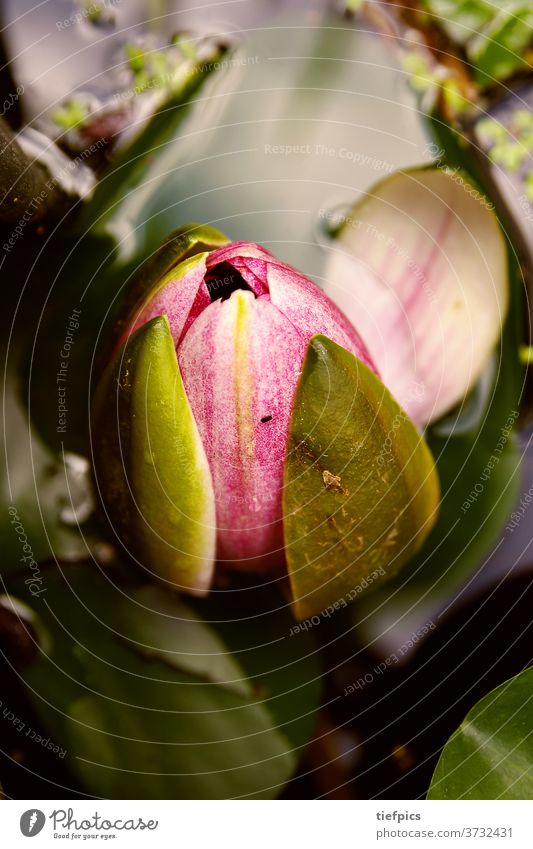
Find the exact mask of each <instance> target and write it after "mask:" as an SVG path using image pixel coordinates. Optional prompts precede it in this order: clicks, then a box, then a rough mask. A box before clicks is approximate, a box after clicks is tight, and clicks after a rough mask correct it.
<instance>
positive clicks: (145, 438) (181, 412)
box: [92, 316, 216, 594]
mask: <svg viewBox="0 0 533 849" xmlns="http://www.w3.org/2000/svg"><path fill="white" fill-rule="evenodd" d="M92 448H93V457H94V472H95V481H96V486H97V490H98V494H99V497H100V499H101V501H102V504H103V505H104V509H105V511H106V514H107V518H108V520H109V521H110V523H111V525H112V527H113V529H114V531H115V533H116V534H117V536H118V537H119V539H120V540H121V542H122V543H123V545H124V546H125V547H126V548H127V549H128V551H129V553H130V555H132V556H133V557H134V558H135V559H136V560H138V561H139V563H140V564H141V566H143V567H144V568H145V569H146V570H147V571H148V573H151V574H152V575H155V576H156V577H159V578H161V579H163V580H165V581H168V582H170V583H171V584H172V585H173V586H175V588H176V589H182V590H186V591H189V592H196V593H198V594H203V593H205V592H206V591H207V590H208V589H209V585H210V582H211V577H212V573H213V568H214V556H215V536H216V528H215V508H214V494H213V486H212V481H211V474H210V471H209V467H208V463H207V458H206V455H205V452H204V449H203V446H202V443H201V440H200V436H199V433H198V429H197V426H196V422H195V420H194V417H193V414H192V411H191V408H190V405H189V401H188V399H187V395H186V393H185V388H184V386H183V381H182V378H181V374H180V370H179V366H178V362H177V358H176V352H175V350H174V343H173V340H172V336H171V333H170V327H169V324H168V319H167V318H166V316H159V317H157V318H154V319H152V320H151V321H149V322H147V324H145V325H144V326H143V327H141V328H140V330H138V331H137V332H136V333H134V334H132V336H131V337H130V339H128V341H127V342H126V343H125V345H124V346H123V347H122V348H121V349H120V351H119V352H118V354H117V355H116V356H115V358H114V360H113V361H112V363H111V364H110V366H109V367H108V369H107V371H106V372H105V374H104V376H103V378H102V381H101V383H100V384H99V387H98V391H97V394H96V397H95V402H94V407H93V417H92Z"/></svg>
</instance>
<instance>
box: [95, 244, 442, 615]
mask: <svg viewBox="0 0 533 849" xmlns="http://www.w3.org/2000/svg"><path fill="white" fill-rule="evenodd" d="M132 304H133V305H134V306H132ZM124 311H125V317H123V318H122V319H121V322H120V329H119V330H118V336H119V342H118V345H117V350H116V351H115V355H114V357H113V359H112V360H111V362H110V363H109V366H108V368H107V369H106V371H105V373H104V374H103V375H102V377H101V379H100V381H99V385H98V388H97V392H96V395H95V399H94V402H93V414H92V434H93V459H94V476H95V484H96V488H97V491H98V495H99V497H100V502H101V505H102V508H103V511H104V513H105V515H106V516H107V518H108V520H109V522H110V525H111V527H112V530H113V532H114V533H115V535H116V538H117V539H118V541H119V542H120V543H121V544H122V545H123V546H124V547H125V548H126V550H127V551H128V553H129V555H130V556H131V557H133V558H134V559H135V560H137V562H138V563H139V565H140V566H142V567H143V568H144V569H145V570H147V571H148V572H150V573H151V574H152V575H153V576H154V577H156V578H158V579H159V580H162V581H165V582H166V583H167V584H169V585H170V587H171V588H173V589H178V590H182V591H185V592H190V593H195V594H199V595H202V594H205V593H207V592H208V590H209V588H210V587H211V585H212V583H213V579H214V577H215V568H225V569H230V570H231V569H233V570H234V569H240V570H247V571H250V572H264V571H266V570H268V571H269V573H270V574H272V575H276V576H281V577H283V576H284V575H285V574H286V575H287V576H288V578H289V584H290V587H291V592H292V603H293V608H294V610H295V612H296V615H297V616H299V617H302V616H305V615H308V614H313V613H315V612H317V611H320V610H321V609H323V608H326V607H328V608H329V606H332V607H333V609H336V608H335V605H336V604H337V605H338V599H339V597H342V598H344V599H351V598H354V597H356V596H357V593H358V592H359V591H361V590H362V589H363V588H366V587H368V586H375V585H376V584H377V583H379V582H380V581H381V580H382V579H383V580H385V579H386V578H387V577H390V576H392V575H394V574H395V573H396V572H397V571H398V569H399V568H400V567H401V566H402V565H403V563H404V562H406V561H407V560H408V559H409V557H410V556H411V555H412V553H413V552H414V551H416V550H417V549H418V548H419V547H420V545H421V544H422V542H423V540H424V539H425V537H426V536H427V534H428V532H429V530H430V528H431V526H432V524H433V522H434V520H435V516H436V512H437V505H438V497H439V496H438V478H437V475H436V472H435V469H434V464H433V460H432V458H431V454H430V452H429V449H428V448H427V446H426V444H425V442H424V440H423V439H422V438H421V436H420V434H419V433H418V431H417V429H416V427H415V426H414V425H413V424H412V422H411V421H410V420H409V419H408V417H407V415H406V414H405V413H404V411H403V410H401V409H400V407H399V406H398V404H397V402H396V401H395V400H394V398H393V397H392V395H391V394H390V392H389V391H388V390H387V389H386V388H385V386H384V385H383V384H382V383H381V381H380V379H379V377H378V375H377V373H376V369H375V367H374V365H373V362H372V360H371V358H370V356H369V354H368V351H367V349H366V347H365V345H364V344H363V342H362V341H361V338H360V337H359V334H358V332H357V331H356V329H355V328H354V326H353V325H352V324H351V323H350V322H349V321H348V319H347V318H346V316H345V315H344V314H343V313H342V312H341V311H340V310H339V309H338V307H336V306H335V304H334V303H333V302H332V301H331V300H330V299H329V298H328V296H327V295H326V294H324V292H322V291H321V290H320V289H319V288H318V287H317V286H316V285H315V284H314V283H312V282H311V281H310V280H309V279H308V278H306V277H304V276H303V275H302V274H301V273H300V272H298V271H296V270H295V269H294V268H292V267H291V266H289V265H287V264H286V263H283V262H280V261H279V260H278V259H276V257H274V256H273V255H272V254H271V253H269V251H267V250H265V248H263V247H260V246H259V245H255V244H250V243H247V242H234V243H229V242H228V241H227V240H226V239H225V237H223V236H222V234H220V233H217V232H216V231H213V230H212V229H210V228H202V227H196V228H193V229H192V230H190V231H189V230H187V231H185V233H184V231H178V232H177V234H175V235H174V236H173V237H172V239H171V240H169V242H168V243H167V245H166V247H164V248H162V249H161V251H160V252H159V253H158V254H157V255H156V257H155V259H154V260H153V261H152V263H151V264H150V265H149V266H148V267H147V268H145V269H144V270H143V271H142V272H141V274H140V276H139V278H138V280H137V282H136V284H134V286H133V288H132V290H131V291H130V293H129V296H128V300H127V301H126V305H125V306H124ZM217 564H218V567H217Z"/></svg>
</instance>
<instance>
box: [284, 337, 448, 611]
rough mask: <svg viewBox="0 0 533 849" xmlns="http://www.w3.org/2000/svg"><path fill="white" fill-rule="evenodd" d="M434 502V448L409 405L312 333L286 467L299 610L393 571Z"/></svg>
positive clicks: (420, 534) (290, 561) (426, 525)
mask: <svg viewBox="0 0 533 849" xmlns="http://www.w3.org/2000/svg"><path fill="white" fill-rule="evenodd" d="M438 503H439V483H438V477H437V473H436V471H435V466H434V462H433V458H432V456H431V453H430V451H429V448H428V447H427V445H426V443H425V441H424V440H423V438H422V437H421V436H420V434H419V433H418V431H417V429H416V428H415V426H414V425H413V423H412V422H411V421H410V419H409V418H408V416H407V414H406V413H405V412H404V411H403V410H402V409H401V407H400V406H399V405H398V404H397V403H396V401H395V400H394V398H393V397H392V395H391V394H390V392H389V391H388V390H387V389H386V388H385V386H384V385H383V384H382V383H381V381H380V380H379V379H378V378H377V377H376V375H375V374H374V373H373V372H372V371H371V370H370V369H369V368H368V367H367V366H366V365H364V364H363V363H362V362H361V361H360V360H358V359H357V358H356V357H354V356H353V355H352V354H350V353H349V352H348V351H346V350H345V349H344V348H341V347H340V346H339V345H336V344H335V343H334V342H332V341H331V340H329V339H327V338H326V337H325V336H314V337H313V338H312V339H311V341H310V343H309V347H308V349H307V354H306V358H305V361H304V365H303V370H302V374H301V377H300V381H299V384H298V387H297V390H296V395H295V401H294V408H293V412H292V417H291V424H290V434H289V444H288V451H287V459H286V463H285V474H284V494H283V522H284V532H285V546H286V555H287V565H288V572H289V577H290V581H291V586H292V592H293V604H294V610H295V613H296V615H297V616H298V617H299V618H303V617H305V616H310V615H315V614H319V613H320V612H322V611H324V610H326V609H327V608H328V607H330V606H334V607H336V608H338V607H340V606H346V604H347V602H348V601H350V600H352V599H354V598H357V597H359V596H360V594H361V593H363V592H365V591H366V590H367V589H369V588H370V587H375V586H377V585H378V584H380V583H382V582H383V581H384V580H387V579H388V578H391V577H392V576H394V575H395V574H396V573H397V572H398V571H399V569H400V568H401V566H402V565H403V564H404V563H405V562H406V561H407V560H408V559H409V558H410V557H411V555H412V554H413V553H414V552H415V551H416V550H417V549H418V548H420V546H421V545H422V543H423V541H424V539H425V538H426V536H427V534H428V533H429V530H430V529H431V527H432V525H433V523H434V521H435V518H436V514H437V507H438Z"/></svg>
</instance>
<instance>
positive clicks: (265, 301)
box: [131, 242, 374, 569]
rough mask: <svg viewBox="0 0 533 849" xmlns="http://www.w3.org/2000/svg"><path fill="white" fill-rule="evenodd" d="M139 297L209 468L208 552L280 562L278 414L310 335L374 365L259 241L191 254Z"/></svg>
mask: <svg viewBox="0 0 533 849" xmlns="http://www.w3.org/2000/svg"><path fill="white" fill-rule="evenodd" d="M173 276H174V275H172V274H171V275H170V279H169V280H168V282H166V283H165V285H164V286H163V287H162V288H161V289H160V290H159V291H158V292H157V294H155V295H154V296H153V297H152V298H150V299H149V300H148V302H147V303H145V304H144V305H143V307H142V309H141V310H140V312H139V313H138V315H137V316H136V317H135V320H134V323H133V326H132V328H131V329H132V330H136V329H138V328H140V327H142V326H143V325H144V324H146V322H148V321H149V320H150V319H152V318H155V317H157V316H160V315H166V316H167V317H168V321H169V324H170V331H171V334H172V339H173V341H174V345H175V348H176V352H177V356H178V363H179V367H180V371H181V375H182V377H183V383H184V386H185V391H186V393H187V397H188V399H189V403H190V405H191V408H192V412H193V415H194V419H195V421H196V424H197V426H198V430H199V434H200V438H201V441H202V445H203V447H204V449H205V452H206V455H207V459H208V462H209V468H210V470H211V475H212V480H213V489H214V494H215V512H216V523H217V540H216V553H217V557H218V559H220V560H223V561H227V562H228V561H229V562H230V563H231V564H232V565H234V566H235V565H238V566H240V567H242V568H254V569H255V568H258V567H259V568H264V567H268V566H270V565H272V566H276V565H277V566H279V564H280V563H282V562H283V549H284V542H283V527H282V504H281V502H282V487H283V464H284V459H285V453H286V448H287V440H288V432H289V421H290V416H291V412H292V404H293V398H294V392H295V389H296V383H297V381H298V378H299V376H300V373H301V369H302V363H303V360H304V357H305V353H306V350H307V346H308V343H309V340H310V338H311V337H312V336H314V335H315V334H323V335H324V336H327V337H328V338H329V339H331V340H332V341H334V342H336V343H337V344H338V345H341V346H342V347H343V348H345V349H346V350H348V351H350V352H351V353H352V354H354V355H355V356H356V357H357V358H358V359H359V360H361V361H362V362H364V363H365V364H366V365H368V366H369V367H370V368H372V369H374V366H373V363H372V361H371V359H370V356H369V354H368V352H367V349H366V347H365V345H364V344H363V342H362V341H361V338H360V337H359V335H358V333H357V331H356V330H355V328H354V327H353V325H352V324H350V322H349V321H348V319H347V318H346V317H345V316H344V315H343V313H341V311H340V310H339V309H338V307H336V306H335V304H334V303H333V302H332V301H331V300H330V299H329V298H328V296H327V295H325V294H324V293H323V292H322V291H321V290H320V289H319V288H318V287H317V286H316V285H315V284H314V283H312V282H311V281H310V280H309V279H308V278H306V277H304V276H303V274H300V273H299V272H298V271H296V270H295V269H294V268H291V266H289V265H287V264H285V263H283V262H280V261H279V260H278V259H276V258H275V257H274V256H273V255H272V254H271V253H269V251H267V250H265V248H263V247H260V246H259V245H255V244H251V243H247V242H234V243H232V244H229V245H227V246H225V247H222V248H220V249H218V250H215V251H212V252H211V253H209V254H204V255H201V256H199V257H198V258H197V259H196V260H195V261H194V262H193V263H192V265H191V267H190V268H189V269H187V270H186V271H185V273H184V274H183V276H181V275H180V276H178V277H177V278H176V279H172V278H173Z"/></svg>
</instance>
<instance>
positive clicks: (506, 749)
mask: <svg viewBox="0 0 533 849" xmlns="http://www.w3.org/2000/svg"><path fill="white" fill-rule="evenodd" d="M532 798H533V668H531V669H526V670H525V671H524V672H521V673H520V675H517V676H516V677H515V678H511V679H510V680H509V681H506V682H505V684H502V685H501V686H500V687H497V688H496V689H495V690H493V691H492V693H489V694H488V695H487V696H485V697H484V698H483V699H481V701H479V702H478V703H477V705H475V707H473V708H472V710H471V711H470V713H468V715H467V717H466V719H465V721H464V722H463V724H462V725H461V726H460V728H459V729H458V730H457V731H456V732H455V734H453V735H452V736H451V737H450V739H449V740H448V742H447V744H446V746H445V747H444V751H443V752H442V755H441V757H440V760H439V762H438V764H437V768H436V770H435V772H434V774H433V779H432V781H431V787H430V790H429V793H428V799H532Z"/></svg>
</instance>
